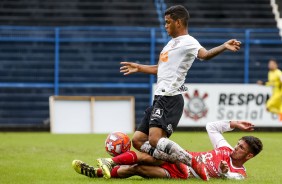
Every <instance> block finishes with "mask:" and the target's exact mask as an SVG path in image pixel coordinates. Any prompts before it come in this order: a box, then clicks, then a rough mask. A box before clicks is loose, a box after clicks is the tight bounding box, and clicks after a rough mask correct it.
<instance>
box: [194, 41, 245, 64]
mask: <svg viewBox="0 0 282 184" xmlns="http://www.w3.org/2000/svg"><path fill="white" fill-rule="evenodd" d="M240 45H241V42H240V41H238V40H236V39H232V40H228V41H227V42H225V43H224V44H222V45H220V46H218V47H214V48H212V49H210V50H206V49H205V48H201V49H200V50H199V52H198V58H200V59H203V60H209V59H211V58H213V57H215V56H217V55H219V54H220V53H222V52H223V51H225V50H230V51H233V52H236V51H238V50H239V49H240Z"/></svg>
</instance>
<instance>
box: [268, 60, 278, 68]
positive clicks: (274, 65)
mask: <svg viewBox="0 0 282 184" xmlns="http://www.w3.org/2000/svg"><path fill="white" fill-rule="evenodd" d="M268 69H269V70H275V69H277V64H276V62H275V61H272V60H270V61H269V62H268Z"/></svg>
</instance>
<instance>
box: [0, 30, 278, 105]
mask: <svg viewBox="0 0 282 184" xmlns="http://www.w3.org/2000/svg"><path fill="white" fill-rule="evenodd" d="M13 31H15V35H13V34H12V33H13ZM69 31H90V32H95V31H100V32H102V31H110V32H112V34H111V35H110V36H112V37H109V35H107V34H105V36H103V37H102V36H99V35H98V36H93V37H85V36H82V35H80V34H71V36H69V35H68V34H67V33H68V32H69ZM10 32H11V35H8V36H7V33H10ZM29 32H36V33H38V35H33V34H29ZM45 32H48V34H45ZM123 32H129V33H130V32H132V33H134V34H136V35H135V36H124V35H122V33H123ZM189 32H190V33H191V34H195V35H198V36H197V38H198V40H199V41H200V42H201V43H211V44H221V43H223V42H225V41H226V40H227V39H226V36H228V37H229V38H233V37H234V35H236V36H235V38H237V39H239V40H241V41H242V43H243V44H244V49H243V50H244V79H243V81H244V83H249V68H250V46H251V45H267V44H273V45H282V41H281V40H280V39H279V37H278V38H277V37H273V38H268V37H266V38H264V37H263V36H262V37H261V36H259V37H258V38H256V37H255V38H253V37H252V36H253V35H255V34H256V33H265V34H276V35H278V30H277V29H233V28H224V29H223V28H191V29H189ZM4 33H5V34H4ZM18 33H21V34H18ZM139 33H140V34H139ZM210 33H214V34H215V35H216V36H214V35H213V34H210ZM222 33H224V34H222ZM2 34H3V35H2ZM74 35H75V36H74ZM167 41H168V40H167V39H166V38H163V34H162V30H161V29H160V28H144V27H94V26H93V27H29V26H0V42H42V43H54V82H53V83H29V82H20V83H18V82H17V81H15V82H0V87H14V88H32V87H34V88H40V87H42V88H54V94H55V95H59V94H60V90H59V89H60V88H81V87H90V88H146V89H149V90H150V91H151V93H152V84H153V83H154V81H155V77H154V76H153V75H151V76H150V80H149V81H148V83H74V82H73V83H72V82H70V83H62V82H60V54H61V50H60V48H61V47H60V46H61V44H63V43H69V42H79V43H80V42H81V43H88V42H90V43H92V42H105V43H148V44H149V45H150V61H149V63H150V64H151V65H153V64H155V63H156V60H155V58H156V54H155V52H156V44H165V43H166V42H167ZM151 96H152V95H151ZM151 100H152V99H150V101H151Z"/></svg>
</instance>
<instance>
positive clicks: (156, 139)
mask: <svg viewBox="0 0 282 184" xmlns="http://www.w3.org/2000/svg"><path fill="white" fill-rule="evenodd" d="M159 140H160V137H156V136H149V143H150V145H151V146H153V147H157V144H158V142H159Z"/></svg>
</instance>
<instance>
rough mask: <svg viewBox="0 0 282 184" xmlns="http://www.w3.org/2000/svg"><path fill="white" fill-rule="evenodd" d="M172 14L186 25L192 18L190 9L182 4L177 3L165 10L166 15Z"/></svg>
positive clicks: (174, 18)
mask: <svg viewBox="0 0 282 184" xmlns="http://www.w3.org/2000/svg"><path fill="white" fill-rule="evenodd" d="M166 15H170V17H171V18H172V19H173V20H174V21H175V20H177V19H180V20H181V21H182V23H183V25H184V26H186V27H187V26H188V20H189V18H190V15H189V12H188V10H187V9H186V8H185V7H184V6H182V5H175V6H171V7H169V8H168V9H167V10H166V11H165V16H166Z"/></svg>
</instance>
